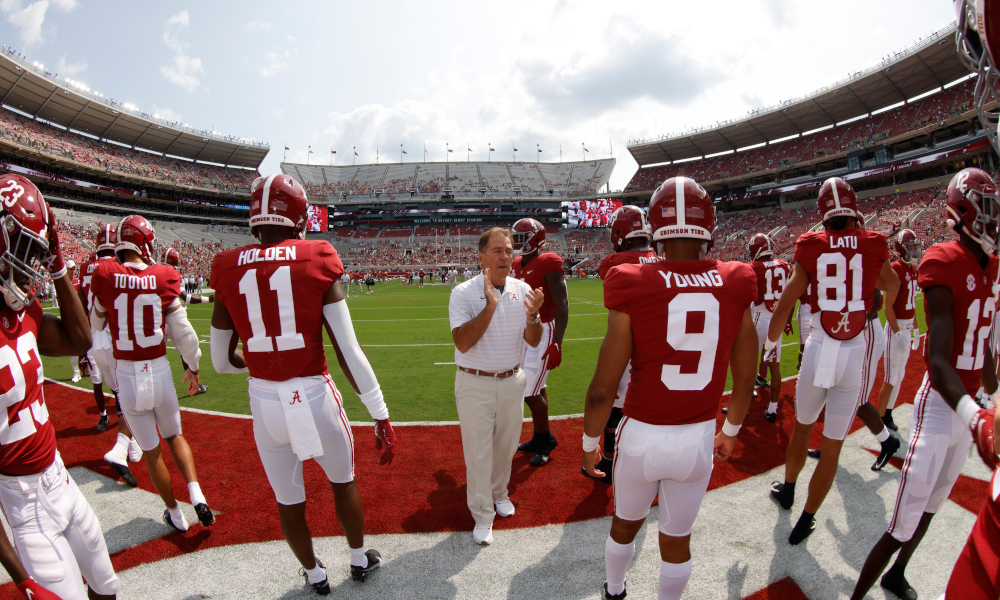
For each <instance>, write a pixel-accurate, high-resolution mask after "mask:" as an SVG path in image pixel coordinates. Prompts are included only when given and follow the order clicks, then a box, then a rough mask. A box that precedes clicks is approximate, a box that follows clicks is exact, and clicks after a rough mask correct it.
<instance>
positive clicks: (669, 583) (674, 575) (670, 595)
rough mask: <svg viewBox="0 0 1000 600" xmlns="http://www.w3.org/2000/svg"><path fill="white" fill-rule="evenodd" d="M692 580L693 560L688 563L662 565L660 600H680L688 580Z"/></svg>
mask: <svg viewBox="0 0 1000 600" xmlns="http://www.w3.org/2000/svg"><path fill="white" fill-rule="evenodd" d="M690 578H691V560H690V559H688V561H687V562H686V563H681V564H679V565H678V564H674V563H668V562H661V563H660V593H659V595H658V596H657V598H658V600H680V597H681V594H683V593H684V588H685V587H687V583H688V579H690Z"/></svg>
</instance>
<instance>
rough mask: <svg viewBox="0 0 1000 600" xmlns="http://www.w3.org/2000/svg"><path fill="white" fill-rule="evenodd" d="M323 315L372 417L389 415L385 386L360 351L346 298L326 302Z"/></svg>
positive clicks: (383, 417)
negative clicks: (382, 385)
mask: <svg viewBox="0 0 1000 600" xmlns="http://www.w3.org/2000/svg"><path fill="white" fill-rule="evenodd" d="M323 318H324V319H325V320H326V323H327V325H329V326H330V331H332V332H333V337H334V339H335V340H336V342H337V346H338V347H339V348H340V352H341V354H343V356H344V362H346V363H347V368H348V369H349V370H350V371H351V376H353V377H354V383H356V384H357V386H358V390H359V392H358V397H359V398H361V402H362V403H364V405H365V408H367V409H368V412H369V413H370V414H371V416H372V419H375V420H376V421H381V420H383V419H388V418H389V409H388V408H387V407H386V405H385V400H384V399H383V398H382V388H380V387H379V384H378V379H376V378H375V371H373V370H372V365H371V363H370V362H368V357H367V356H365V353H364V352H363V351H362V350H361V345H360V344H358V338H357V336H356V335H355V334H354V325H353V324H352V323H351V313H350V311H349V310H348V309H347V302H344V301H343V300H341V301H339V302H334V303H332V304H327V305H325V306H324V307H323Z"/></svg>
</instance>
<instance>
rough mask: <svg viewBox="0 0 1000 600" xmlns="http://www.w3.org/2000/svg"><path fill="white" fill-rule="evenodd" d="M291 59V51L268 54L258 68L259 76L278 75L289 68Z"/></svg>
mask: <svg viewBox="0 0 1000 600" xmlns="http://www.w3.org/2000/svg"><path fill="white" fill-rule="evenodd" d="M291 57H292V53H291V51H290V50H279V51H275V52H268V53H267V54H266V55H265V56H264V63H263V64H261V65H258V66H257V74H258V75H260V76H261V77H271V76H272V75H277V74H278V73H280V72H281V71H284V70H285V69H287V68H288V64H289V60H290V59H291Z"/></svg>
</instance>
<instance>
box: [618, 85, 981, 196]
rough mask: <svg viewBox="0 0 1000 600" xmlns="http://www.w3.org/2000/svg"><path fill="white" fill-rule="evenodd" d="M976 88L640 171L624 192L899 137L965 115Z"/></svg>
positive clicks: (765, 167)
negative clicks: (677, 177) (810, 131)
mask: <svg viewBox="0 0 1000 600" xmlns="http://www.w3.org/2000/svg"><path fill="white" fill-rule="evenodd" d="M975 86H976V80H975V78H972V79H968V80H966V81H964V82H962V83H960V84H958V85H955V86H952V87H950V88H948V89H946V90H944V91H941V92H938V93H936V94H932V95H930V96H927V97H925V98H922V99H920V100H917V101H916V102H911V103H909V104H904V105H903V106H899V107H897V108H894V109H892V110H888V111H885V112H883V113H879V114H877V115H873V116H871V117H869V118H864V119H859V120H857V121H853V122H851V123H847V124H844V125H840V126H838V127H833V128H831V129H825V130H823V131H818V132H816V133H813V134H810V135H807V136H803V137H798V138H794V139H790V140H786V141H784V142H780V143H778V144H770V145H767V146H761V147H759V148H754V149H751V150H747V151H744V152H735V153H731V154H725V155H723V156H717V157H713V158H706V159H700V160H692V161H687V162H681V163H673V164H669V165H661V166H658V167H648V168H641V169H639V170H638V171H636V173H635V175H633V176H632V179H631V180H630V181H629V183H628V185H627V186H626V187H625V191H626V192H628V191H633V192H634V191H652V190H654V189H655V188H656V186H657V185H659V184H660V183H661V182H663V181H665V180H666V179H668V178H670V177H673V176H675V175H686V176H688V177H691V178H693V179H695V180H696V181H699V182H707V181H714V180H718V179H724V178H727V177H735V176H740V175H746V174H750V173H755V172H758V171H766V170H769V169H773V168H775V167H781V166H790V165H793V164H797V163H800V162H803V161H807V160H810V159H814V158H817V157H821V156H827V155H831V154H838V153H842V152H847V151H850V150H853V149H855V148H860V147H863V146H867V145H870V144H874V143H876V142H879V141H882V140H886V139H891V138H895V137H896V136H899V135H902V134H903V133H906V132H908V131H913V130H916V129H920V128H922V127H926V126H928V125H932V124H935V123H938V122H940V121H943V120H945V119H947V118H949V117H952V116H955V115H960V114H963V113H965V112H967V111H968V110H969V109H970V108H971V107H972V92H973V90H974V89H975Z"/></svg>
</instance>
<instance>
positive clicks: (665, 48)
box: [0, 0, 954, 189]
mask: <svg viewBox="0 0 1000 600" xmlns="http://www.w3.org/2000/svg"><path fill="white" fill-rule="evenodd" d="M953 19H954V13H953V9H952V3H951V1H950V0H881V1H878V2H871V1H870V0H865V1H861V0H841V1H839V2H836V3H834V2H816V1H815V0H799V1H795V0H742V1H736V2H730V1H722V0H718V1H716V2H676V1H673V0H670V1H664V0H660V1H658V2H606V1H580V2H569V1H558V2H538V1H534V2H524V1H520V0H512V1H508V2H505V3H486V2H483V3H480V2H447V1H445V2H436V1H433V0H423V1H421V2H413V1H409V2H393V1H383V2H351V3H348V2H339V1H317V2H292V1H289V2H283V3H278V2H268V3H264V2H259V1H257V0H246V1H241V2H230V1H225V2H223V1H214V2H213V1H210V2H201V3H188V2H173V1H168V2H157V3H152V2H124V1H116V0H105V1H101V2H97V1H94V0H38V1H36V2H30V1H28V0H0V43H6V44H7V45H8V46H13V47H14V48H16V49H17V50H19V51H21V52H22V53H23V54H26V55H27V56H28V57H29V58H30V59H31V60H35V61H38V62H40V63H42V64H44V65H45V67H46V68H48V69H50V70H52V71H54V72H57V73H59V75H60V77H71V78H72V79H74V80H77V81H81V82H83V83H85V84H86V85H87V86H89V87H90V88H91V89H92V90H94V91H98V92H101V93H102V94H104V95H105V96H108V97H112V98H115V99H116V100H119V101H124V102H131V103H132V104H134V105H136V106H137V107H139V108H140V109H141V110H144V111H146V112H150V113H155V114H159V115H161V116H163V117H165V118H169V119H177V120H179V121H181V122H184V123H188V124H190V125H191V126H193V127H197V128H204V129H214V130H216V131H219V132H221V133H224V134H228V135H236V136H241V137H246V138H255V139H257V140H263V141H266V142H268V143H270V145H271V152H270V154H269V155H268V157H267V159H266V160H265V161H264V163H263V164H262V165H261V172H262V173H273V172H276V171H277V170H278V164H279V162H280V161H281V159H282V153H283V148H284V146H286V145H287V146H288V147H289V148H291V150H290V151H289V152H288V160H289V161H295V162H305V161H306V159H307V148H308V146H309V145H311V146H312V149H313V152H314V154H312V155H311V156H309V157H308V158H309V160H310V161H311V162H313V163H316V162H321V163H323V164H327V163H329V160H330V158H331V155H330V150H331V148H332V149H334V150H336V151H337V155H336V157H335V162H337V163H340V164H343V163H345V162H346V163H350V161H351V157H352V148H353V147H357V151H358V154H359V155H360V156H359V157H358V159H357V160H358V162H359V163H370V162H375V158H376V148H377V149H378V152H379V155H380V161H381V162H387V161H388V162H398V161H399V159H400V152H399V150H400V144H403V145H404V146H403V147H404V149H405V150H406V152H407V154H406V156H404V157H403V158H404V160H405V161H407V162H410V161H420V160H422V159H423V147H424V144H426V147H427V150H428V154H427V160H429V161H443V160H444V159H445V144H446V143H449V144H450V147H451V148H454V149H455V152H454V153H453V154H451V159H452V160H465V158H466V148H471V149H472V150H473V153H472V160H486V158H487V148H488V146H487V144H490V145H492V146H493V147H494V148H495V149H496V152H494V153H493V158H494V159H495V160H511V158H512V148H513V147H517V148H518V149H519V152H518V154H517V158H518V160H521V159H523V160H534V158H535V152H534V149H535V144H540V147H541V148H542V149H543V153H542V154H541V157H542V160H543V161H556V160H558V159H559V146H560V144H561V145H562V151H563V159H564V160H578V159H579V158H580V157H581V156H582V155H583V153H582V149H581V144H582V143H585V144H586V146H587V148H588V150H589V151H590V153H589V154H587V157H588V158H598V157H606V156H609V155H610V152H611V151H612V149H613V152H614V156H615V157H616V158H617V159H618V165H617V167H616V169H615V173H614V175H613V177H612V180H611V187H612V189H620V188H622V187H624V185H625V183H627V181H628V179H629V178H630V177H631V175H632V173H633V172H634V170H635V168H636V165H635V163H634V162H633V161H632V159H631V157H630V156H629V155H628V153H627V151H626V142H627V141H628V140H631V139H635V138H642V137H651V136H656V135H661V134H664V133H667V132H671V131H678V130H682V129H684V128H686V127H693V126H700V125H707V124H711V123H714V122H715V121H718V120H723V119H728V118H732V117H739V116H741V115H743V114H745V113H746V112H747V111H748V110H750V109H753V108H758V107H761V106H764V105H769V104H772V103H775V102H778V101H780V100H782V99H785V98H790V97H793V96H798V95H801V94H804V93H807V92H810V91H812V90H815V89H817V88H819V87H821V86H823V85H826V84H829V83H832V82H833V81H836V80H839V79H841V78H843V77H845V76H847V74H848V73H850V72H854V71H858V70H861V69H863V68H865V67H868V66H871V65H873V64H875V63H877V62H878V61H879V60H881V58H882V57H884V56H886V55H887V54H890V53H891V52H893V51H895V50H900V49H903V48H906V47H908V46H910V45H911V44H913V43H914V42H915V41H916V40H917V38H918V37H920V36H925V35H927V34H929V33H930V32H932V31H934V30H936V29H938V28H940V27H942V26H944V25H946V24H947V23H948V22H949V21H951V20H953Z"/></svg>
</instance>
